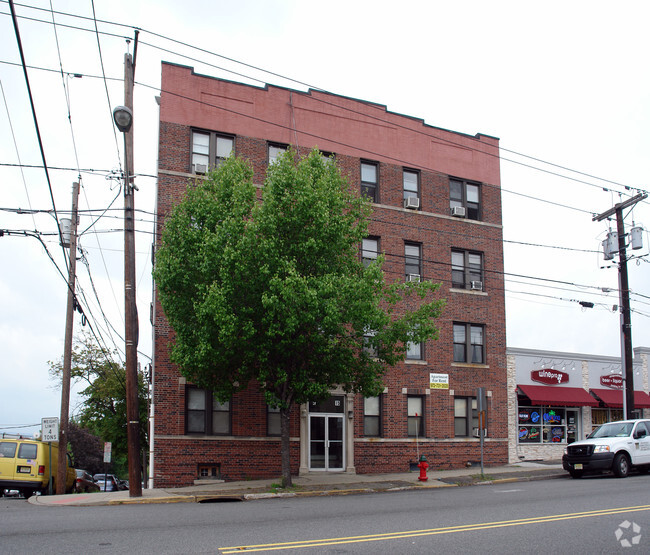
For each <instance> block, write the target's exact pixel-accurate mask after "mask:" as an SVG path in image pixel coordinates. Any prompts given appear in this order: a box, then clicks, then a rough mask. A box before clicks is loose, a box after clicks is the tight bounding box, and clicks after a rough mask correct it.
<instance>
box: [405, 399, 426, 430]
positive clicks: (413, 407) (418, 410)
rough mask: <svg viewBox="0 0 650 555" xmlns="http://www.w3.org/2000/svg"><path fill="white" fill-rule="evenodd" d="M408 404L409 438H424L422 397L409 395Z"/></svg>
mask: <svg viewBox="0 0 650 555" xmlns="http://www.w3.org/2000/svg"><path fill="white" fill-rule="evenodd" d="M407 403H408V436H409V437H424V429H423V428H424V419H423V418H422V409H423V400H422V397H420V396H417V397H416V396H412V395H409V396H408V397H407Z"/></svg>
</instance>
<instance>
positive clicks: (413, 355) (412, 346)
mask: <svg viewBox="0 0 650 555" xmlns="http://www.w3.org/2000/svg"><path fill="white" fill-rule="evenodd" d="M422 351H423V349H422V343H411V342H409V343H408V344H407V345H406V358H407V359H408V360H422V358H423V357H422Z"/></svg>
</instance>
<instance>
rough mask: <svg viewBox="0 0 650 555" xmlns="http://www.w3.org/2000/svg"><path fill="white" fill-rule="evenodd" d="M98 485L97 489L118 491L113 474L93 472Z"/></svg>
mask: <svg viewBox="0 0 650 555" xmlns="http://www.w3.org/2000/svg"><path fill="white" fill-rule="evenodd" d="M93 478H94V479H95V482H97V485H98V486H99V491H118V490H119V487H118V481H117V477H116V476H114V475H113V474H95V475H94V476H93Z"/></svg>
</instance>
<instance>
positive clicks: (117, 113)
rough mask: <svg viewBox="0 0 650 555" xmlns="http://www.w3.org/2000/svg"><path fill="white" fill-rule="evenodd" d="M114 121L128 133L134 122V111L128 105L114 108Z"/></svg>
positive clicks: (121, 129) (122, 130)
mask: <svg viewBox="0 0 650 555" xmlns="http://www.w3.org/2000/svg"><path fill="white" fill-rule="evenodd" d="M113 121H114V122H115V125H117V128H118V129H119V130H120V131H121V132H122V133H128V132H129V129H131V125H132V124H133V112H131V110H130V109H129V108H127V107H126V106H118V107H117V108H115V109H114V110H113Z"/></svg>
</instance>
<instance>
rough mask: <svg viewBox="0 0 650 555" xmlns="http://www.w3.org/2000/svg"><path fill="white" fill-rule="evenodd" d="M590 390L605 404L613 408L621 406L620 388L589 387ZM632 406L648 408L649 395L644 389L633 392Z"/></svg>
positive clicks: (621, 392) (621, 393)
mask: <svg viewBox="0 0 650 555" xmlns="http://www.w3.org/2000/svg"><path fill="white" fill-rule="evenodd" d="M590 391H591V392H592V393H593V394H594V395H595V396H596V397H598V398H599V399H600V400H601V401H602V402H603V403H604V404H605V406H607V407H610V408H613V409H620V408H623V390H622V389H591V390H590ZM634 408H635V409H647V408H650V396H649V395H648V394H647V393H646V392H645V391H635V392H634Z"/></svg>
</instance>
